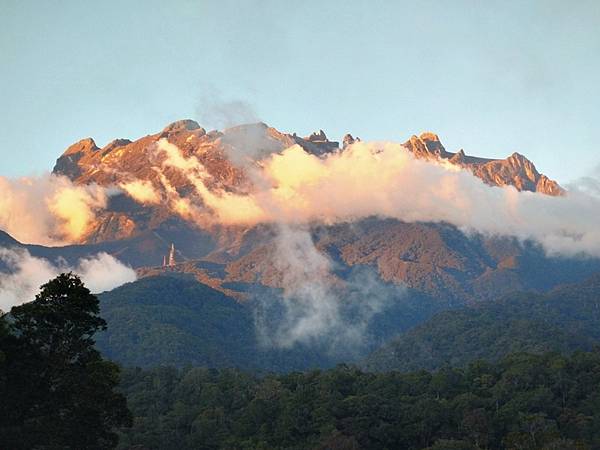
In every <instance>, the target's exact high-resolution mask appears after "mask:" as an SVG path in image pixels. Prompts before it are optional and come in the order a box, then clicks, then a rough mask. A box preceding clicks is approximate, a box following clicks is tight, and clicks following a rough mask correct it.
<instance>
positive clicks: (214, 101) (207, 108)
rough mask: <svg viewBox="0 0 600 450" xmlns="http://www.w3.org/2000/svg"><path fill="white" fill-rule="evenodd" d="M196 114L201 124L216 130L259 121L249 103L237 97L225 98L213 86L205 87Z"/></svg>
mask: <svg viewBox="0 0 600 450" xmlns="http://www.w3.org/2000/svg"><path fill="white" fill-rule="evenodd" d="M198 116H199V118H200V123H201V124H202V125H203V126H205V127H209V128H214V129H217V130H222V129H224V128H229V127H231V126H234V125H237V124H240V123H253V122H258V121H259V119H258V115H257V114H256V111H255V110H254V108H253V107H252V105H250V103H248V102H247V101H244V100H239V99H225V98H223V96H222V95H221V93H220V92H219V91H218V90H217V89H215V88H214V87H213V88H209V89H207V92H206V93H205V94H204V95H203V96H202V97H201V99H200V103H199V105H198Z"/></svg>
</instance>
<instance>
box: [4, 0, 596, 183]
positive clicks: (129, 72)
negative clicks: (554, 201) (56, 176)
mask: <svg viewBox="0 0 600 450" xmlns="http://www.w3.org/2000/svg"><path fill="white" fill-rule="evenodd" d="M0 58H1V59H0V69H1V70H0V105H2V107H1V108H0V175H4V176H11V177H16V176H21V175H31V174H36V173H41V172H43V171H45V170H49V169H51V168H52V166H53V164H54V161H55V160H56V158H57V157H58V156H59V155H60V154H61V153H62V152H63V151H64V149H65V148H66V147H67V146H69V145H70V144H72V143H74V142H76V141H78V140H79V139H82V138H85V137H88V136H89V137H93V138H94V139H95V141H96V143H97V144H98V145H99V146H103V145H105V144H106V143H108V142H109V141H111V140H112V139H114V138H129V139H135V138H138V137H141V136H144V135H146V134H152V133H155V132H158V131H160V130H161V129H162V128H163V127H164V126H165V125H167V124H168V123H170V122H172V121H175V120H178V119H183V118H191V119H194V120H197V121H198V122H199V123H200V124H201V125H202V126H204V127H205V128H207V129H212V128H222V127H224V126H230V125H232V124H234V123H241V122H255V121H258V120H262V121H264V122H266V123H267V124H269V125H271V126H274V127H276V128H277V129H279V130H281V131H286V132H297V133H298V134H299V135H307V134H309V133H310V132H312V131H314V130H318V129H323V130H324V131H325V132H326V133H327V135H328V137H329V138H330V139H335V140H341V138H342V136H343V135H344V134H345V133H347V132H350V133H352V134H354V135H355V136H356V135H358V136H360V137H361V138H363V139H368V140H390V141H399V142H403V141H405V140H406V139H407V138H408V137H410V135H412V134H419V133H421V132H423V131H426V130H428V131H433V132H435V133H437V134H438V135H439V136H440V139H441V140H442V143H443V144H444V145H445V147H446V149H447V150H449V151H456V150H458V149H460V148H463V149H464V150H465V152H466V153H467V154H474V155H478V156H485V157H498V158H500V157H505V156H508V155H509V154H511V153H513V152H515V151H518V152H520V153H523V154H525V155H526V156H527V157H529V158H530V159H531V160H533V161H534V162H535V164H536V166H537V167H538V169H539V170H540V171H541V172H544V173H546V174H548V175H549V176H551V177H552V178H555V179H558V180H559V182H561V183H565V184H566V183H568V182H569V181H572V180H574V179H576V178H579V177H582V176H585V175H587V174H588V173H589V172H590V171H592V170H593V169H594V168H595V167H598V165H599V164H600V152H598V150H597V145H596V134H597V128H598V124H599V122H600V121H599V119H600V83H598V73H599V70H600V2H599V1H596V0H591V1H586V0H579V1H577V0H575V1H567V0H563V1H554V0H545V1H524V0H519V1H510V0H508V1H507V0H503V1H468V0H454V1H442V0H440V1H429V0H419V1H392V0H389V1H374V0H370V1H366V0H365V1H358V0H354V1H351V0H331V1H326V0H321V1H302V2H297V1H292V0H279V1H275V0H273V1H261V0H246V1H229V0H217V1H212V0H211V1H209V0H206V1H200V0H199V1H191V0H179V1H177V0H173V1H169V2H165V1H152V0H146V1H127V0H120V1H113V0H104V1H102V2H91V1H89V2H82V1H60V0H56V1H52V2H50V1H30V0H0Z"/></svg>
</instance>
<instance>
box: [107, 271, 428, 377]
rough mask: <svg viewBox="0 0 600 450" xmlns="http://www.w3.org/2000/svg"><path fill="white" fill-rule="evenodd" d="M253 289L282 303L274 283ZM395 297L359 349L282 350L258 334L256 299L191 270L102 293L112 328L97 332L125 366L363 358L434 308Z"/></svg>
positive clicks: (304, 363) (302, 364)
mask: <svg viewBox="0 0 600 450" xmlns="http://www.w3.org/2000/svg"><path fill="white" fill-rule="evenodd" d="M392 292H395V291H392ZM254 294H256V297H258V298H259V299H266V298H272V299H273V301H272V302H271V303H272V305H279V304H280V298H279V297H277V296H276V295H277V293H274V292H273V291H272V290H271V291H270V290H267V289H265V290H264V291H260V292H258V293H257V292H254ZM365 301H368V300H365ZM390 303H391V304H390V306H389V307H388V308H386V309H385V310H384V312H383V313H382V314H380V315H378V316H376V317H374V318H373V321H372V323H371V324H370V328H369V329H368V330H367V331H366V333H365V337H366V339H365V340H364V341H365V342H364V345H363V346H362V347H360V348H351V349H339V348H335V349H332V348H331V346H330V344H329V342H324V343H323V345H319V343H318V342H317V343H315V342H312V343H311V344H310V345H301V344H297V345H295V346H293V347H292V348H289V349H278V348H272V347H264V346H262V345H260V343H259V342H258V341H257V334H259V333H257V330H256V328H255V321H254V316H255V313H256V310H255V309H254V306H255V305H254V304H253V303H252V302H250V301H249V302H246V303H242V304H240V303H238V302H236V301H235V300H234V299H232V298H231V297H228V296H226V295H225V294H223V293H221V292H219V291H216V290H215V289H212V288H210V287H209V286H206V285H205V284H202V283H199V282H197V281H196V280H195V279H194V278H192V277H176V276H155V277H148V278H142V279H140V280H138V281H136V282H134V283H129V284H126V285H124V286H121V287H119V288H117V289H114V290H112V291H110V292H106V293H103V294H101V295H100V308H101V314H102V317H103V318H104V319H106V321H107V323H108V324H109V327H108V330H107V331H106V332H104V333H100V334H99V335H98V339H97V343H98V348H99V349H100V351H101V352H102V354H103V355H104V356H106V357H107V358H109V359H111V360H113V361H116V362H118V363H119V364H122V365H123V366H127V367H136V366H138V367H156V366H161V365H172V366H176V367H183V366H186V365H188V366H204V367H214V368H225V367H237V368H240V369H250V370H268V371H278V372H282V371H290V370H305V369H307V368H315V367H320V368H326V367H333V366H335V364H336V363H338V362H342V361H343V362H349V361H358V360H359V359H361V358H364V357H365V356H366V355H367V354H368V353H369V352H370V351H372V350H373V349H374V348H376V346H378V345H380V343H381V342H385V340H387V339H389V337H390V336H391V335H395V334H396V333H398V332H399V331H401V330H404V329H407V328H409V327H410V326H413V325H414V324H415V323H418V322H420V321H422V320H423V319H424V318H425V317H429V316H430V315H431V314H432V311H433V307H432V305H431V301H430V300H429V299H427V298H426V297H423V296H421V297H417V296H412V297H411V296H402V297H400V298H397V299H395V298H394V299H393V301H391V302H390ZM271 319H272V321H270V320H269V321H267V322H268V324H269V325H273V326H275V325H274V323H275V321H277V320H279V319H280V317H279V316H278V315H277V311H276V312H275V313H274V314H272V317H271ZM350 320H351V319H350ZM356 320H360V317H357V318H356ZM348 350H350V351H348Z"/></svg>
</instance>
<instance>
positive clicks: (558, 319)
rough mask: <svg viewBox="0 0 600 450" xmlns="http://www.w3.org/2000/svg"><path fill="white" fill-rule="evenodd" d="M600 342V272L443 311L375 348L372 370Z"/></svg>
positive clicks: (565, 348) (564, 349) (584, 347)
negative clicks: (574, 282) (580, 279)
mask: <svg viewBox="0 0 600 450" xmlns="http://www.w3.org/2000/svg"><path fill="white" fill-rule="evenodd" d="M599 343H600V275H595V276H593V277H592V278H590V279H588V280H587V281H585V282H583V283H580V284H577V285H570V286H563V287H560V288H558V289H555V290H553V291H552V292H549V293H547V294H543V295H539V294H533V293H520V294H514V295H511V296H508V297H506V298H503V299H501V300H499V301H496V302H490V303H486V304H481V305H478V306H476V307H471V308H464V309H460V310H453V311H445V312H442V313H439V314H437V315H435V316H433V317H431V318H430V319H429V320H427V321H426V322H425V323H423V324H421V325H419V326H417V327H416V328H414V329H413V330H410V331H409V332H407V333H405V334H403V335H401V336H400V337H398V338H397V339H395V340H394V341H392V342H390V343H389V344H387V345H385V346H383V347H382V348H381V349H379V350H377V351H375V352H374V353H373V354H372V355H370V356H369V358H367V360H366V362H365V366H366V367H367V368H369V369H371V370H392V369H393V370H416V369H421V368H425V369H436V368H439V367H440V366H442V365H444V364H446V363H449V364H452V365H465V364H467V363H468V362H470V361H473V360H475V359H479V358H483V359H488V360H497V359H499V358H501V357H502V356H504V355H506V354H507V353H510V352H520V351H524V352H532V353H542V352H545V351H560V352H571V351H574V350H577V349H581V350H589V349H590V348H592V346H594V345H597V344H599Z"/></svg>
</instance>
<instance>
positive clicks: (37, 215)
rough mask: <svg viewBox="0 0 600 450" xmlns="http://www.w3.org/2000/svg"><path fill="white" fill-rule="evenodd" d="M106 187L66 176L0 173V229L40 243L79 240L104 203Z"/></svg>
mask: <svg viewBox="0 0 600 450" xmlns="http://www.w3.org/2000/svg"><path fill="white" fill-rule="evenodd" d="M107 195H108V194H107V191H106V190H105V189H104V188H102V187H99V186H97V185H85V186H82V185H74V184H73V183H72V182H71V181H70V180H69V179H68V178H66V177H63V176H55V175H51V174H46V175H43V176H40V177H28V178H19V179H9V178H5V177H0V229H2V230H4V231H6V232H7V233H9V234H11V235H12V236H13V237H14V238H16V239H17V240H19V241H22V242H27V243H35V244H44V245H60V244H66V243H73V242H79V241H80V240H81V238H82V237H83V236H84V235H85V233H86V231H87V230H88V226H89V225H90V224H91V222H92V221H93V220H94V218H95V215H96V212H97V211H98V210H100V209H103V208H105V207H106V201H107Z"/></svg>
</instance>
